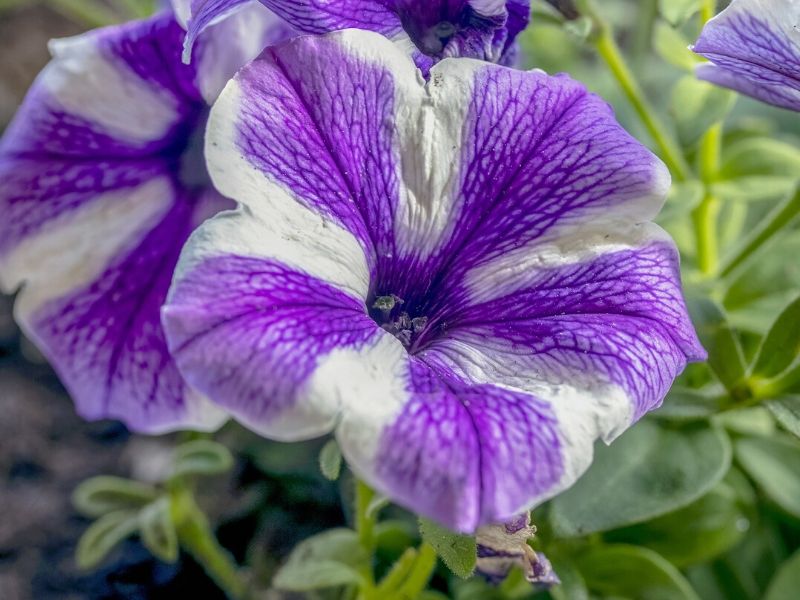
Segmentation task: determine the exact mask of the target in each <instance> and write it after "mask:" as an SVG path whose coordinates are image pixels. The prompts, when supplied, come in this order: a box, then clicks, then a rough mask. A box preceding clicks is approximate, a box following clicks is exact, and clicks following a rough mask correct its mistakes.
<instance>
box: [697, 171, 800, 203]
mask: <svg viewBox="0 0 800 600" xmlns="http://www.w3.org/2000/svg"><path fill="white" fill-rule="evenodd" d="M796 186H797V178H796V177H787V176H786V175H747V176H745V177H738V178H736V179H725V180H722V181H718V182H716V183H715V184H714V185H712V186H711V189H712V191H713V192H714V195H716V196H719V197H720V198H722V199H723V200H727V201H731V202H759V201H762V200H772V199H775V198H783V197H784V196H786V195H788V194H790V193H791V192H792V191H794V189H795V187H796Z"/></svg>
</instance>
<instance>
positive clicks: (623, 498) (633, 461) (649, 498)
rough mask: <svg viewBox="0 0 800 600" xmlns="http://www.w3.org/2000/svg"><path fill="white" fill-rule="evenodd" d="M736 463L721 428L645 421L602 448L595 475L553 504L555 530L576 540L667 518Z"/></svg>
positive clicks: (591, 471)
mask: <svg viewBox="0 0 800 600" xmlns="http://www.w3.org/2000/svg"><path fill="white" fill-rule="evenodd" d="M730 461H731V449H730V441H729V440H728V437H727V436H726V435H725V433H724V432H722V431H720V430H718V429H715V428H709V427H686V428H682V429H671V428H666V427H661V426H659V425H657V424H656V422H654V421H651V420H646V421H642V422H640V423H638V424H637V425H636V426H634V427H632V428H631V429H630V430H629V431H628V432H627V433H625V435H623V436H622V437H621V438H619V439H618V440H617V441H616V442H614V443H613V444H611V446H608V447H605V446H602V445H601V444H598V445H597V447H596V454H595V459H594V463H593V465H592V467H591V468H590V469H589V471H587V473H586V474H585V475H584V476H583V477H582V478H581V479H579V480H578V482H577V483H576V484H575V485H574V486H573V487H572V488H571V489H570V490H568V491H567V492H565V493H563V494H561V495H560V496H558V497H556V498H555V499H554V500H553V502H552V506H551V513H550V518H551V521H552V524H553V527H554V529H555V530H556V533H557V534H559V535H560V536H562V537H575V536H582V535H587V534H590V533H594V532H597V531H608V530H610V529H616V528H618V527H622V526H624V525H632V524H634V523H641V522H642V521H646V520H648V519H652V518H655V517H658V516H661V515H663V514H666V513H668V512H671V511H673V510H677V509H679V508H682V507H684V506H686V505H688V504H690V503H691V502H693V501H695V500H697V499H698V498H700V497H701V496H703V495H704V494H705V493H707V492H708V491H709V490H710V489H711V488H712V487H714V485H716V483H717V482H719V481H720V480H721V479H722V477H723V476H724V475H725V473H726V472H727V470H728V467H729V466H730Z"/></svg>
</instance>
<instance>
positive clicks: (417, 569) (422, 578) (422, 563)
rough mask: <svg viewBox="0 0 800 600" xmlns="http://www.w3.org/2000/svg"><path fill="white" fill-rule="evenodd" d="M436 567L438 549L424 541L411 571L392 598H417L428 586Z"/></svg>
mask: <svg viewBox="0 0 800 600" xmlns="http://www.w3.org/2000/svg"><path fill="white" fill-rule="evenodd" d="M435 568H436V550H434V549H433V546H431V545H430V544H428V543H427V542H423V543H422V544H421V545H420V547H419V551H418V554H417V560H416V561H415V562H414V566H413V567H412V568H411V572H410V573H409V574H408V577H407V578H406V580H405V582H404V583H403V585H402V586H400V589H399V590H397V592H396V593H394V594H392V596H391V598H392V599H393V600H415V599H416V598H417V597H419V595H420V594H421V593H422V592H423V591H424V590H425V588H426V587H428V582H429V581H430V579H431V575H433V570H434V569H435Z"/></svg>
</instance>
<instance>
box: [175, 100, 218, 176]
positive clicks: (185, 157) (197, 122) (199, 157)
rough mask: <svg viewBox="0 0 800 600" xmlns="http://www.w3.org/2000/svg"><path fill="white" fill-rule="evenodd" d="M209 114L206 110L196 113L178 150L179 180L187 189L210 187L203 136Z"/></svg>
mask: <svg viewBox="0 0 800 600" xmlns="http://www.w3.org/2000/svg"><path fill="white" fill-rule="evenodd" d="M210 112H211V110H210V109H208V108H204V109H203V110H200V111H198V113H197V116H196V117H195V118H194V122H193V123H192V124H191V126H190V129H189V133H188V136H187V138H186V140H185V142H184V144H183V146H182V147H181V149H180V170H179V179H180V181H181V183H182V184H183V185H184V186H186V188H187V189H197V188H208V187H211V185H212V184H211V177H210V176H209V174H208V170H207V169H206V159H205V134H206V125H207V124H208V117H209V113H210Z"/></svg>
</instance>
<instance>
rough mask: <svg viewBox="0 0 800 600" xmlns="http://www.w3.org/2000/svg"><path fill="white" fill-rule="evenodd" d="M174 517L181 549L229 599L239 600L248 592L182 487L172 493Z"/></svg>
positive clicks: (230, 560) (205, 520) (235, 569)
mask: <svg viewBox="0 0 800 600" xmlns="http://www.w3.org/2000/svg"><path fill="white" fill-rule="evenodd" d="M173 518H174V520H175V525H176V528H177V532H178V540H179V541H180V544H181V547H182V548H183V549H184V550H186V551H187V552H188V553H189V554H191V555H192V557H193V558H194V559H195V560H196V561H197V562H198V563H199V564H200V565H201V566H202V567H203V570H204V571H205V572H206V573H207V574H208V576H209V577H210V578H211V579H213V580H214V583H216V584H217V586H219V588H220V589H221V590H222V591H223V592H225V595H226V596H228V598H231V600H242V599H243V598H244V597H245V594H246V591H247V590H246V586H245V584H244V581H243V579H242V577H241V575H240V573H239V569H238V567H237V565H236V563H235V562H234V561H233V558H232V557H231V555H230V554H229V553H228V551H227V550H225V548H223V547H222V546H220V544H219V542H218V541H217V538H216V536H215V535H214V532H213V531H212V529H211V525H210V523H209V522H208V519H207V518H206V516H205V514H204V513H203V511H202V510H201V509H200V507H199V506H197V503H196V502H195V500H194V498H193V496H192V493H191V492H190V491H189V490H187V489H185V488H181V489H178V490H177V491H176V492H174V493H173Z"/></svg>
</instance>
